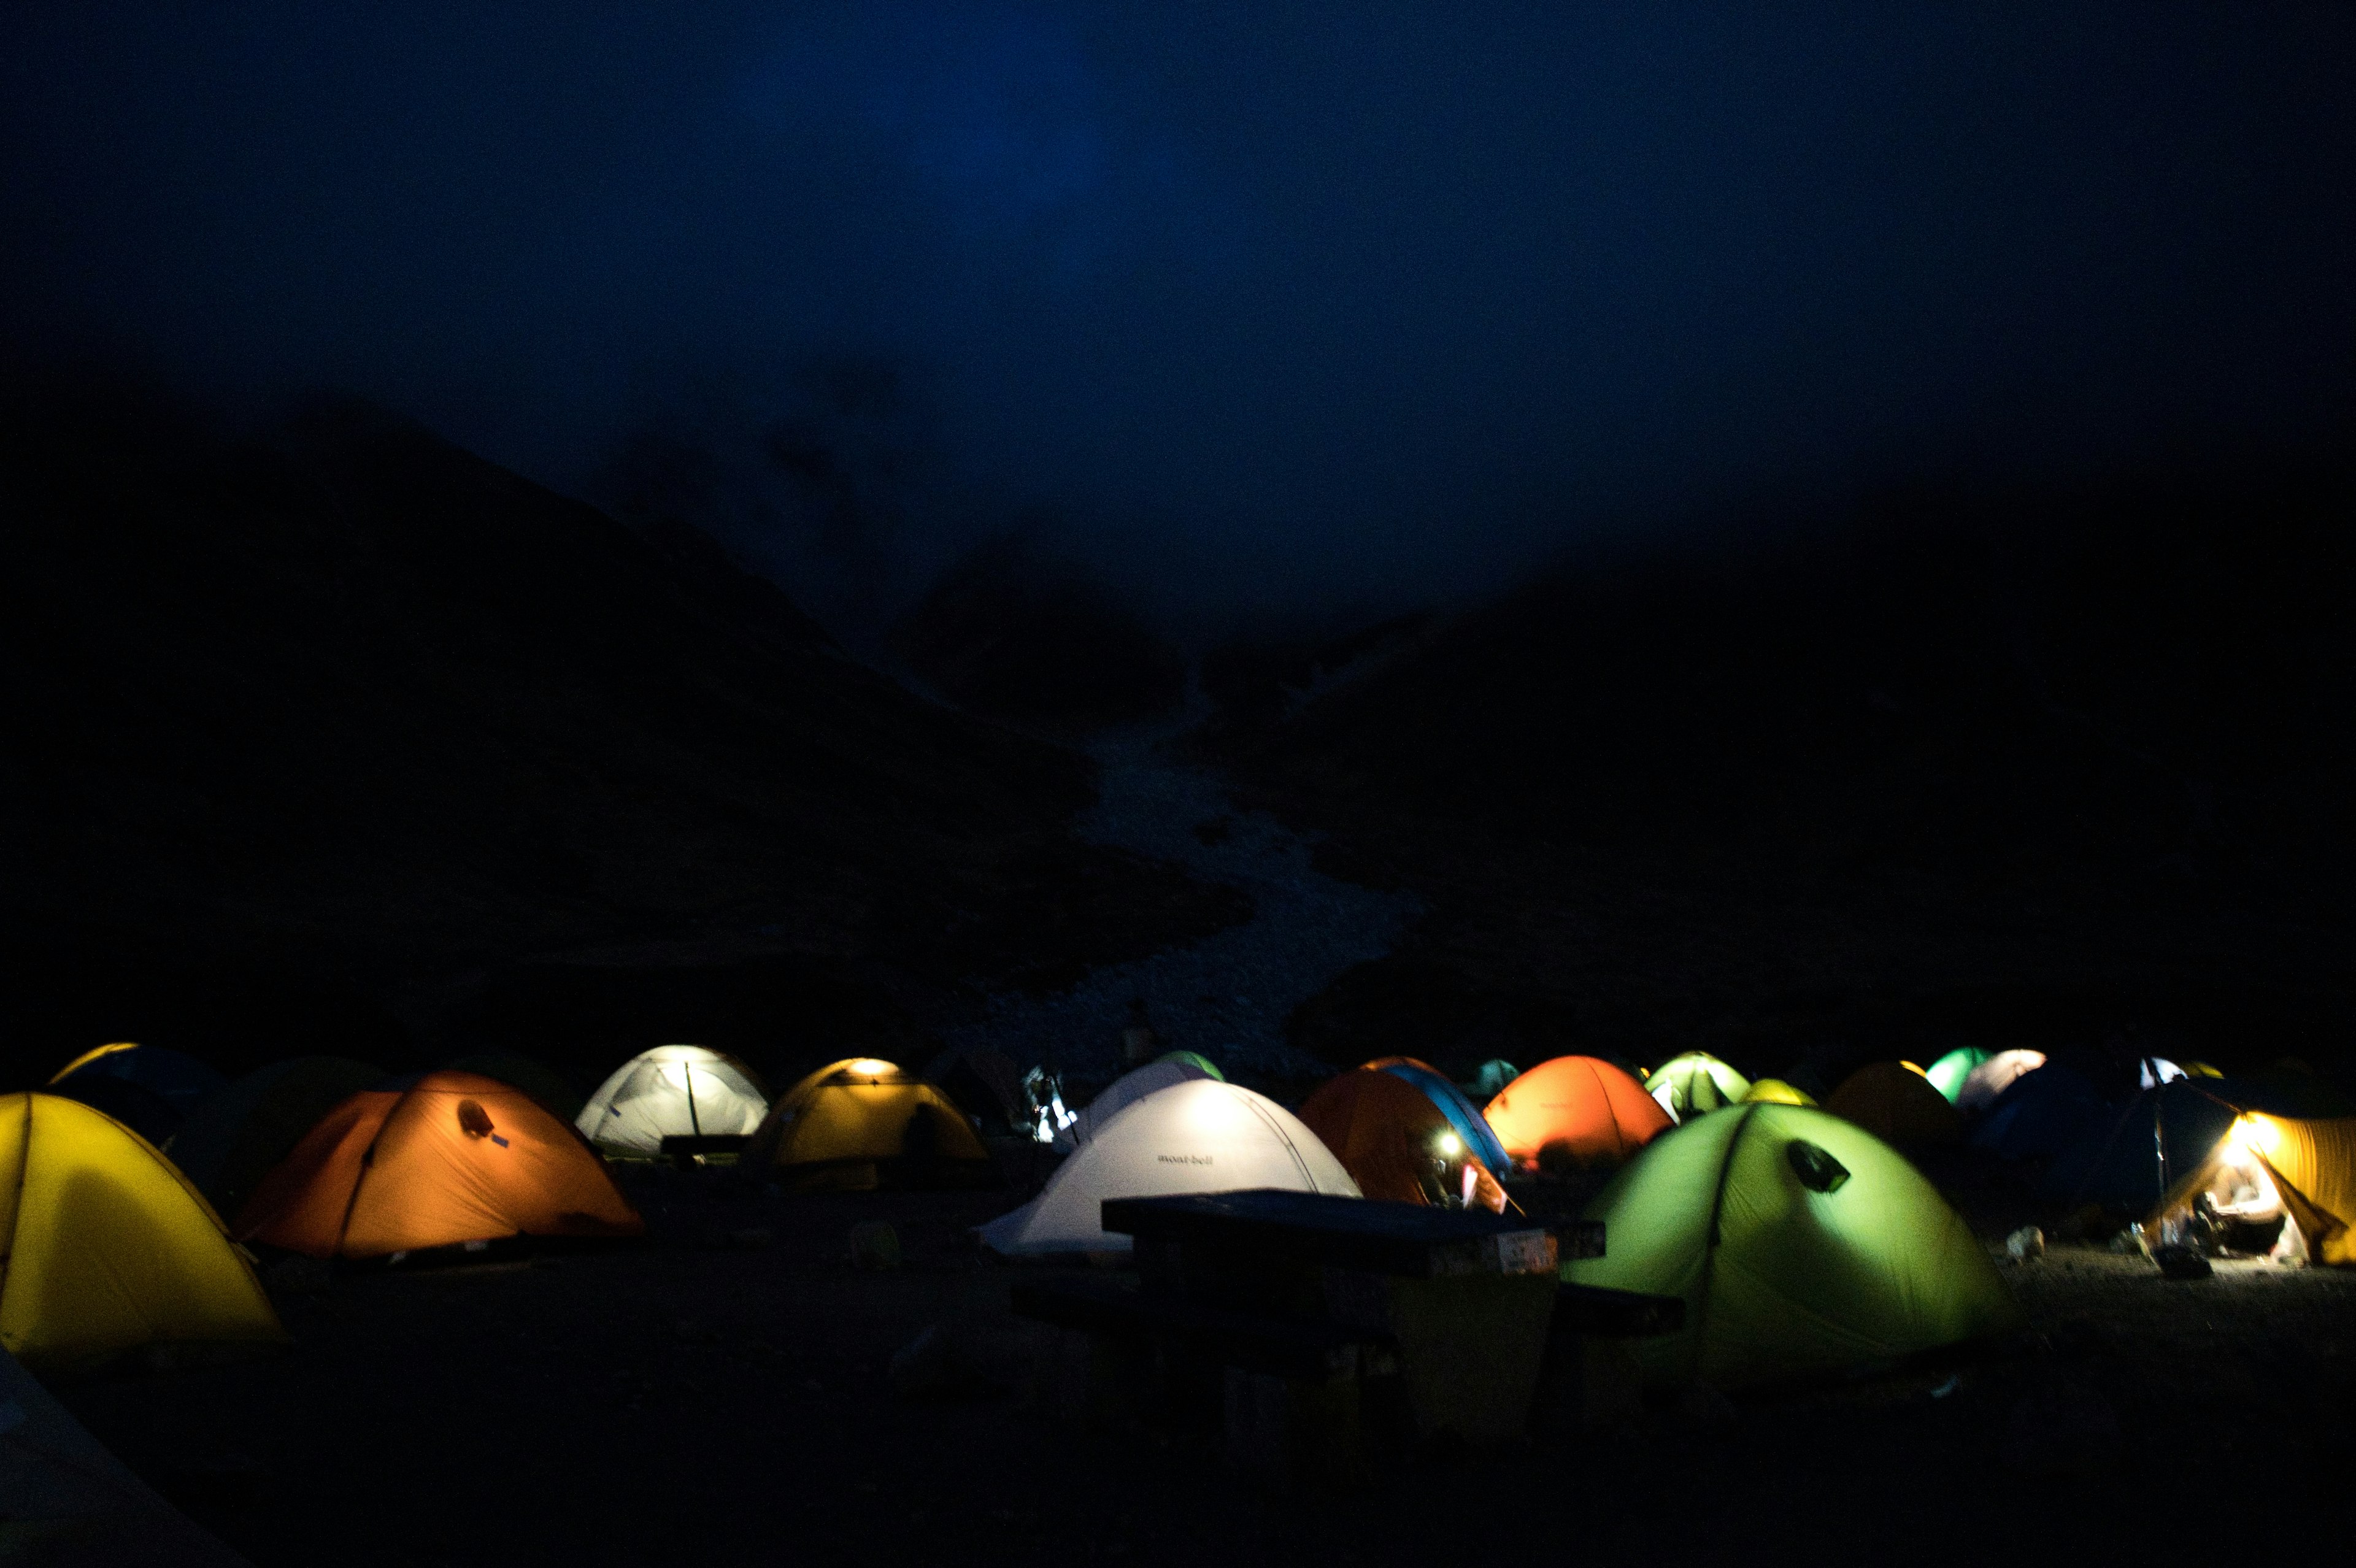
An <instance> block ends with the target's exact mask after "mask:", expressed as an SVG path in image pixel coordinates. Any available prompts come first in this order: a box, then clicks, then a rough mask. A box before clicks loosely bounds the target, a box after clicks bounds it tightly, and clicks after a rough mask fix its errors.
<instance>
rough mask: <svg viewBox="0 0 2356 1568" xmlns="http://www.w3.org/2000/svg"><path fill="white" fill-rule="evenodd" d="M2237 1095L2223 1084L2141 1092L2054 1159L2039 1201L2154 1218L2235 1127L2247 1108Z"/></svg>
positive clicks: (2190, 1081)
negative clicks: (2172, 1188)
mask: <svg viewBox="0 0 2356 1568" xmlns="http://www.w3.org/2000/svg"><path fill="white" fill-rule="evenodd" d="M2032 1076H2034V1074H2032ZM2232 1096H2233V1087H2232V1085H2231V1084H2230V1083H2228V1082H2227V1081H2225V1080H2222V1079H2216V1078H2205V1079H2203V1078H2178V1079H2172V1080H2170V1081H2169V1083H2165V1084H2162V1085H2161V1086H2160V1087H2158V1088H2156V1089H2139V1090H2137V1091H2136V1093H2135V1094H2134V1095H2133V1097H2131V1098H2130V1099H2128V1100H2126V1102H2125V1103H2124V1104H2118V1105H2115V1106H2114V1107H2112V1108H2111V1109H2110V1110H2109V1111H2108V1112H2107V1113H2106V1114H2104V1115H2102V1116H2100V1117H2097V1118H2096V1119H2094V1121H2092V1122H2090V1123H2088V1124H2086V1125H2083V1127H2082V1129H2081V1130H2080V1132H2079V1134H2078V1136H2076V1137H2075V1138H2074V1139H2072V1141H2071V1143H2070V1144H2069V1145H2068V1147H2064V1148H2062V1149H2061V1150H2060V1151H2059V1152H2058V1153H2056V1154H2055V1155H2054V1157H2053V1162H2052V1163H2051V1165H2049V1166H2047V1167H2046V1168H2045V1173H2044V1175H2043V1177H2042V1178H2041V1179H2040V1180H2039V1183H2038V1192H2039V1195H2040V1197H2042V1198H2044V1199H2045V1200H2047V1201H2049V1202H2051V1203H2054V1204H2057V1205H2059V1206H2061V1207H2062V1208H2064V1209H2075V1208H2077V1207H2079V1206H2080V1205H2081V1204H2085V1203H2097V1204H2100V1205H2101V1206H2102V1207H2104V1209H2107V1210H2110V1211H2114V1212H2115V1213H2124V1214H2142V1213H2146V1212H2147V1211H2150V1210H2151V1209H2152V1208H2153V1207H2154V1206H2155V1205H2156V1204H2158V1202H2159V1200H2160V1198H2161V1197H2162V1196H2163V1195H2164V1194H2165V1193H2166V1192H2167V1191H2168V1189H2169V1184H2170V1183H2171V1182H2173V1181H2175V1180H2176V1179H2179V1178H2180V1177H2183V1176H2187V1175H2190V1173H2191V1172H2192V1171H2193V1170H2195V1169H2196V1168H2199V1167H2200V1165H2201V1162H2202V1161H2204V1160H2206V1159H2207V1158H2208V1157H2209V1156H2210V1154H2211V1151H2212V1150H2214V1149H2215V1148H2216V1147H2217V1142H2218V1140H2219V1139H2221V1138H2222V1137H2223V1136H2225V1134H2226V1131H2227V1130H2228V1129H2229V1128H2231V1127H2232V1126H2233V1118H2234V1117H2236V1116H2238V1115H2241V1114H2242V1109H2243V1108H2242V1106H2241V1105H2239V1104H2236V1103H2235V1102H2234V1100H2233V1097H2232Z"/></svg>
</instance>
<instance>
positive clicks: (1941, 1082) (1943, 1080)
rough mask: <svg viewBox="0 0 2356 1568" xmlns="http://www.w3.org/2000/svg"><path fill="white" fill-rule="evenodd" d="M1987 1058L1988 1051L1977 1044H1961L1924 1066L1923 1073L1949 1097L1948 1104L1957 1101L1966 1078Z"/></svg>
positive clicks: (1933, 1086) (1938, 1089)
mask: <svg viewBox="0 0 2356 1568" xmlns="http://www.w3.org/2000/svg"><path fill="white" fill-rule="evenodd" d="M1987 1059H1988V1053H1987V1051H1983V1050H1981V1049H1980V1048H1979V1047H1978V1046H1976V1045H1959V1046H1957V1047H1956V1048H1955V1049H1954V1050H1953V1051H1949V1052H1947V1054H1946V1055H1944V1056H1943V1057H1941V1058H1939V1060H1938V1061H1933V1063H1931V1065H1930V1066H1928V1067H1926V1068H1924V1069H1923V1070H1922V1075H1923V1076H1924V1077H1925V1078H1928V1079H1929V1080H1930V1081H1931V1087H1932V1088H1933V1089H1936V1090H1937V1091H1938V1092H1939V1093H1942V1094H1944V1095H1945V1096H1946V1097H1947V1104H1950V1105H1952V1104H1954V1103H1955V1096H1957V1095H1958V1094H1961V1093H1963V1092H1964V1080H1965V1079H1966V1078H1969V1077H1970V1076H1971V1075H1972V1070H1973V1069H1974V1068H1976V1067H1977V1066H1979V1064H1980V1063H1981V1062H1983V1061H1987Z"/></svg>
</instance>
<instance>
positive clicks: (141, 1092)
mask: <svg viewBox="0 0 2356 1568" xmlns="http://www.w3.org/2000/svg"><path fill="white" fill-rule="evenodd" d="M228 1082H229V1080H228V1079H226V1078H224V1077H222V1076H221V1075H220V1073H219V1072H215V1071H213V1069H212V1068H210V1067H209V1066H207V1065H206V1064H205V1063H204V1062H201V1061H198V1060H197V1059H196V1058H195V1057H193V1056H188V1055H186V1054H184V1053H182V1052H180V1051H167V1050H166V1049H164V1048H163V1047H161V1046H154V1045H135V1044H134V1043H132V1042H131V1041H129V1040H118V1041H116V1042H115V1043H114V1044H112V1045H102V1046H99V1047H97V1048H96V1049H94V1050H91V1051H83V1052H82V1053H81V1054H80V1056H77V1057H75V1058H74V1059H73V1060H72V1061H69V1062H67V1063H66V1064H65V1065H64V1066H63V1067H60V1068H59V1069H58V1071H57V1072H56V1074H55V1075H54V1076H52V1077H51V1078H50V1079H49V1082H48V1089H49V1092H50V1093H55V1094H63V1095H65V1096H66V1097H67V1098H68V1099H70V1100H79V1101H80V1102H81V1103H82V1104H85V1105H91V1106H94V1107H95V1108H97V1109H99V1110H101V1111H103V1112H105V1113H106V1114H107V1115H110V1116H112V1117H113V1118H114V1119H115V1120H116V1121H118V1122H121V1123H122V1124H123V1125H124V1126H126V1127H129V1128H130V1129H131V1130H132V1131H133V1132H135V1133H137V1134H138V1135H139V1136H141V1137H143V1138H145V1139H146V1140H147V1141H148V1142H149V1143H152V1144H154V1145H155V1146H156V1147H158V1148H161V1147H163V1146H164V1144H165V1142H166V1140H167V1139H169V1138H170V1137H171V1136H172V1135H173V1134H174V1133H176V1132H177V1131H179V1128H180V1124H181V1123H182V1122H183V1121H185V1120H187V1115H188V1113H189V1112H190V1111H192V1110H194V1109H195V1108H196V1106H197V1104H198V1102H200V1101H201V1100H203V1099H204V1097H205V1096H206V1095H208V1094H210V1093H212V1092H213V1091H214V1090H216V1089H219V1088H220V1086H221V1085H222V1084H224V1083H228Z"/></svg>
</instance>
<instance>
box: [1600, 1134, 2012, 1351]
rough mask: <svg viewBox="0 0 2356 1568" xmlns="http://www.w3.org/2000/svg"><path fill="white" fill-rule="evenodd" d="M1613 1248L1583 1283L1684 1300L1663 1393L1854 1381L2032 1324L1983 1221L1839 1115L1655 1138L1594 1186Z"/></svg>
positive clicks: (1664, 1342) (1670, 1341)
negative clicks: (1694, 1382)
mask: <svg viewBox="0 0 2356 1568" xmlns="http://www.w3.org/2000/svg"><path fill="white" fill-rule="evenodd" d="M1586 1218H1588V1219H1590V1220H1601V1221H1603V1223H1604V1226H1605V1235H1606V1240H1607V1242H1608V1243H1609V1246H1608V1249H1607V1251H1606V1252H1605V1253H1604V1255H1603V1256H1601V1257H1600V1258H1582V1259H1578V1260H1575V1261H1573V1262H1570V1263H1568V1264H1564V1265H1563V1269H1562V1275H1563V1277H1564V1278H1565V1279H1567V1280H1569V1281H1570V1282H1571V1283H1572V1284H1574V1285H1604V1286H1607V1287H1610V1288H1612V1289H1617V1290H1636V1291H1644V1292H1646V1293H1648V1294H1651V1295H1655V1296H1678V1297H1681V1298H1683V1300H1684V1301H1685V1304H1686V1322H1685V1328H1684V1329H1683V1330H1682V1331H1680V1332H1678V1333H1676V1334H1671V1335H1665V1336H1663V1337H1661V1338H1660V1339H1648V1340H1646V1341H1644V1349H1643V1354H1644V1375H1645V1380H1646V1381H1648V1382H1651V1383H1654V1384H1655V1385H1664V1386H1665V1385H1674V1384H1676V1383H1680V1382H1684V1381H1687V1380H1690V1379H1694V1378H1699V1379H1700V1380H1702V1381H1706V1382H1708V1383H1711V1384H1714V1385H1716V1386H1717V1387H1719V1388H1739V1387H1743V1386H1746V1385H1754V1384H1760V1383H1772V1382H1781V1381H1792V1380H1794V1379H1798V1378H1803V1377H1808V1376H1814V1375H1820V1374H1824V1373H1827V1372H1837V1371H1847V1370H1850V1369H1854V1368H1858V1367H1863V1366H1870V1365H1873V1364H1875V1363H1878V1362H1881V1361H1885V1360H1890V1359H1893V1358H1896V1357H1901V1356H1906V1355H1912V1354H1913V1353H1915V1352H1917V1351H1921V1350H1928V1349H1933V1348H1935V1347H1937V1346H1941V1345H1951V1344H1956V1343H1960V1342H1962V1341H1964V1340H1967V1339H1978V1338H1980V1337H1982V1336H1984V1335H1988V1334H1994V1333H1998V1332H2001V1331H2003V1330H2005V1329H2008V1328H2016V1327H2018V1326H2019V1324H2020V1322H2021V1315H2020V1309H2019V1307H2017V1306H2015V1305H2014V1303H2013V1299H2012V1295H2011V1293H2010V1291H2008V1289H2007V1288H2006V1286H2005V1283H2004V1279H2003V1277H2002V1276H2001V1275H1998V1274H1997V1270H1996V1265H1995V1264H1993V1263H1991V1262H1990V1261H1989V1259H1988V1255H1987V1249H1986V1248H1985V1247H1983V1246H1982V1245H1981V1244H1980V1243H1979V1239H1978V1238H1977V1237H1976V1236H1974V1235H1973V1234H1972V1232H1971V1227H1970V1226H1968V1225H1966V1224H1965V1223H1964V1221H1963V1220H1962V1218H1961V1217H1960V1216H1958V1215H1957V1214H1956V1213H1955V1211H1954V1210H1953V1209H1951V1208H1949V1207H1948V1206H1947V1202H1946V1200H1944V1199H1943V1198H1941V1197H1940V1196H1939V1192H1938V1189H1936V1188H1934V1187H1933V1186H1932V1185H1931V1184H1930V1182H1928V1181H1927V1180H1925V1179H1923V1178H1922V1175H1921V1173H1920V1172H1918V1171H1916V1170H1915V1168H1913V1166H1912V1165H1911V1164H1909V1163H1908V1162H1907V1160H1906V1158H1905V1157H1904V1156H1902V1155H1901V1154H1899V1153H1898V1152H1897V1151H1896V1150H1895V1149H1892V1148H1891V1147H1890V1146H1889V1145H1887V1144H1885V1143H1883V1142H1881V1141H1880V1140H1879V1138H1876V1137H1875V1136H1872V1135H1871V1134H1870V1133H1868V1132H1866V1131H1865V1130H1864V1129H1863V1128H1861V1127H1858V1126H1857V1125H1854V1124H1853V1123H1850V1122H1848V1121H1847V1120H1845V1119H1843V1118H1841V1117H1839V1116H1836V1115H1832V1114H1831V1113H1829V1112H1826V1111H1811V1110H1807V1109H1804V1108H1803V1107H1801V1106H1798V1105H1776V1104H1748V1105H1738V1106H1735V1107H1733V1108H1732V1109H1730V1110H1728V1111H1726V1112H1724V1113H1722V1114H1719V1115H1708V1116H1700V1117H1697V1118H1696V1119H1695V1120H1694V1121H1692V1122H1690V1123H1688V1124H1687V1125H1685V1126H1683V1127H1680V1128H1678V1129H1677V1130H1676V1132H1674V1133H1670V1134H1667V1135H1666V1136H1662V1137H1658V1138H1655V1139H1654V1140H1653V1141H1652V1142H1651V1143H1650V1144H1648V1145H1646V1146H1645V1147H1644V1152H1643V1153H1642V1154H1640V1155H1638V1156H1637V1157H1636V1158H1635V1159H1634V1161H1633V1162H1632V1163H1631V1164H1630V1165H1629V1166H1628V1167H1627V1168H1625V1169H1623V1170H1622V1171H1621V1172H1620V1174H1619V1175H1618V1176H1616V1177H1614V1178H1613V1179H1612V1182H1611V1184H1610V1185H1609V1186H1607V1187H1606V1188H1604V1189H1603V1190H1602V1191H1601V1192H1600V1193H1598V1194H1596V1196H1595V1200H1594V1201H1593V1202H1591V1203H1590V1204H1589V1205H1588V1207H1587V1211H1586Z"/></svg>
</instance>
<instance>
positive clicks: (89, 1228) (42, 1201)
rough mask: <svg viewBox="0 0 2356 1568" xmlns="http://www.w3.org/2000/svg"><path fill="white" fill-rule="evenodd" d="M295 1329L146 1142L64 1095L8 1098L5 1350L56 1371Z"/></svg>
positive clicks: (2, 1250)
mask: <svg viewBox="0 0 2356 1568" xmlns="http://www.w3.org/2000/svg"><path fill="white" fill-rule="evenodd" d="M285 1338H286V1334H285V1331H284V1329H282V1328H279V1326H278V1317H277V1315H276V1314H275V1313H273V1311H271V1309H270V1298H269V1297H268V1296H264V1295H263V1294H262V1285H261V1284H260V1283H259V1282H258V1281H256V1280H255V1278H254V1276H253V1270H252V1267H251V1266H250V1265H249V1264H247V1263H246V1261H245V1259H244V1258H243V1257H242V1256H241V1255H240V1254H239V1253H238V1250H237V1249H236V1248H235V1247H233V1246H231V1245H230V1240H229V1237H228V1236H227V1234H225V1233H224V1232H223V1231H222V1229H221V1223H220V1220H219V1219H218V1218H217V1217H216V1216H215V1215H214V1213H213V1211H212V1209H211V1208H210V1207H209V1205H208V1204H207V1203H206V1202H205V1200H204V1199H203V1198H202V1197H201V1196H199V1195H198V1191H197V1189H195V1188H194V1187H192V1186H190V1185H189V1184H188V1180H187V1178H186V1177H184V1176H182V1175H181V1174H180V1173H179V1172H178V1171H177V1170H176V1169H174V1168H172V1162H171V1161H169V1160H167V1159H166V1158H165V1157H163V1156H162V1155H161V1154H159V1153H157V1152H156V1151H155V1147H153V1146H152V1145H150V1144H149V1143H148V1142H147V1141H146V1140H145V1139H144V1138H142V1137H140V1136H138V1135H137V1134H136V1133H134V1132H133V1131H131V1129H130V1128H128V1127H125V1126H124V1125H122V1124H121V1123H120V1122H117V1121H115V1120H113V1119H112V1117H110V1116H107V1115H104V1114H102V1113H101V1112H98V1111H94V1110H92V1109H91V1107H89V1106H88V1105H85V1104H81V1103H80V1102H79V1101H75V1100H69V1099H66V1098H64V1097H63V1096H61V1095H57V1094H42V1093H18V1094H10V1095H7V1096H5V1097H0V1347H5V1349H7V1351H8V1353H9V1354H11V1355H13V1356H15V1357H16V1358H17V1359H18V1360H22V1361H23V1362H24V1363H25V1364H26V1365H27V1366H28V1367H31V1368H32V1369H33V1370H34V1371H59V1370H71V1369H73V1368H76V1367H80V1366H88V1365H91V1364H94V1363H97V1362H100V1361H103V1360H107V1359H109V1358H110V1357H112V1356H115V1355H119V1354H121V1353H122V1352H123V1351H125V1350H132V1349H140V1348H142V1347H146V1346H186V1347H192V1348H193V1347H204V1348H207V1349H217V1348H220V1347H223V1346H230V1345H256V1344H273V1343H277V1342H279V1341H282V1340H284V1339H285Z"/></svg>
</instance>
